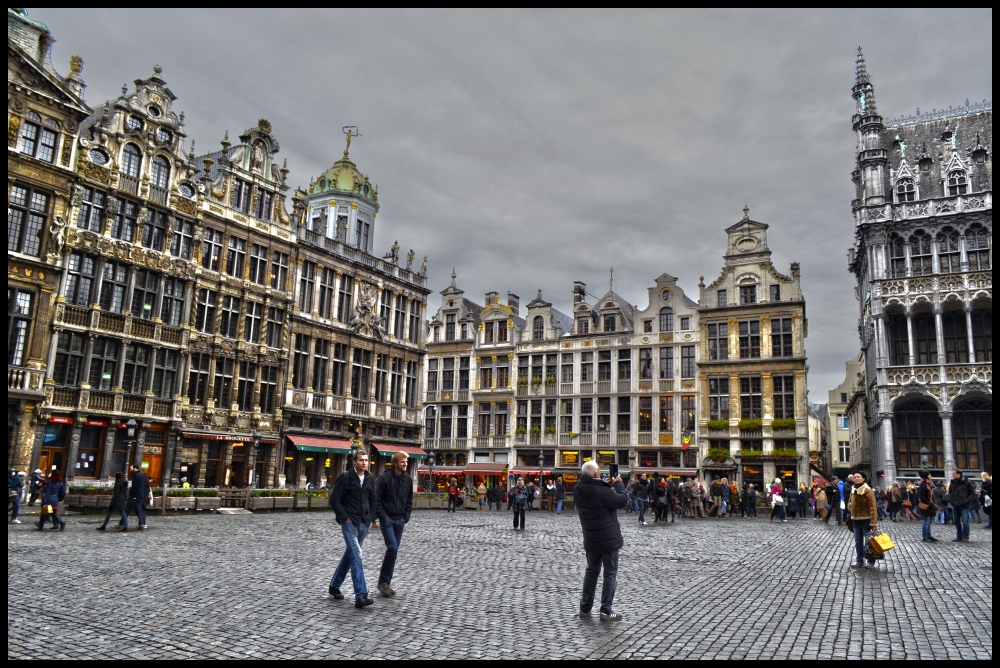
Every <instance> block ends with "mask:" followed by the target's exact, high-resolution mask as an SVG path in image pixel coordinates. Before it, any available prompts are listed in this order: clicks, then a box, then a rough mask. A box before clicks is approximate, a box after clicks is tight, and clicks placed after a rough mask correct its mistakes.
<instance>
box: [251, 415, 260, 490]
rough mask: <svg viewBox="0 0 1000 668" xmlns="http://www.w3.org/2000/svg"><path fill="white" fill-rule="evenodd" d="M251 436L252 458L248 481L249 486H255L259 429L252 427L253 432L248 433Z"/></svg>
mask: <svg viewBox="0 0 1000 668" xmlns="http://www.w3.org/2000/svg"><path fill="white" fill-rule="evenodd" d="M250 436H251V438H253V459H252V460H251V463H250V478H249V480H248V483H249V485H250V487H253V488H256V487H257V457H258V456H259V454H258V451H259V450H260V429H258V428H254V430H253V433H252V434H251V435H250Z"/></svg>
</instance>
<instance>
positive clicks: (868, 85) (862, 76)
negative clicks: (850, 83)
mask: <svg viewBox="0 0 1000 668" xmlns="http://www.w3.org/2000/svg"><path fill="white" fill-rule="evenodd" d="M853 91H854V93H853V95H852V97H854V99H855V100H857V103H858V109H857V112H858V115H859V116H875V115H877V114H878V109H876V108H875V86H873V85H872V80H871V77H870V76H868V67H867V66H866V65H865V54H863V53H862V52H861V47H860V46H859V47H858V58H857V60H856V61H855V64H854V89H853Z"/></svg>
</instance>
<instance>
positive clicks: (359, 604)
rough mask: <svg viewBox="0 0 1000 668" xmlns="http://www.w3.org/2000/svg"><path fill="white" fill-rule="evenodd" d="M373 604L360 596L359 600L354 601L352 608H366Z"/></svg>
mask: <svg viewBox="0 0 1000 668" xmlns="http://www.w3.org/2000/svg"><path fill="white" fill-rule="evenodd" d="M374 602H375V601H373V600H371V599H370V598H368V597H367V596H362V597H361V598H359V599H357V600H356V601H354V607H355V608H367V607H368V606H369V605H371V604H372V603H374Z"/></svg>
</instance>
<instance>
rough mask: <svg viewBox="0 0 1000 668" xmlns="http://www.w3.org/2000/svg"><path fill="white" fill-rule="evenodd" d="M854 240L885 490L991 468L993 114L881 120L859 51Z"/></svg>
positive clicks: (974, 108)
mask: <svg viewBox="0 0 1000 668" xmlns="http://www.w3.org/2000/svg"><path fill="white" fill-rule="evenodd" d="M855 74H856V79H855V85H854V88H853V89H852V96H853V98H854V103H855V114H854V116H853V118H852V128H853V130H854V133H855V135H856V138H857V146H856V168H855V170H854V172H853V174H852V179H853V181H854V185H855V198H854V200H853V202H852V209H853V212H854V230H855V240H854V245H853V247H852V248H851V249H850V251H849V253H848V267H849V270H850V271H851V273H853V274H854V276H855V279H856V280H857V288H856V291H855V294H856V296H857V298H858V302H859V310H860V315H859V320H858V333H859V335H860V339H861V353H862V359H863V360H864V378H865V388H866V392H865V402H866V405H865V409H866V414H867V428H868V430H869V435H870V444H871V463H872V468H873V469H874V473H875V474H876V476H877V479H878V480H879V481H880V482H884V483H885V484H891V483H892V482H894V481H895V480H896V479H898V478H903V479H915V478H916V475H917V472H918V471H919V470H920V469H922V468H926V469H928V470H930V471H931V472H932V473H933V474H934V475H935V476H943V477H945V478H947V479H950V477H951V475H950V474H951V471H952V470H953V469H955V468H959V469H961V470H963V471H968V472H969V473H970V474H972V475H973V476H975V474H977V473H978V472H980V471H987V472H992V468H993V437H992V422H993V420H992V416H993V412H992V411H993V274H992V258H993V106H992V104H991V103H990V102H987V101H983V102H981V103H977V104H969V103H968V101H966V103H965V105H964V106H959V107H958V108H957V109H956V108H951V107H949V108H948V109H946V110H941V111H937V110H934V111H931V112H929V113H924V114H921V113H919V111H918V113H917V114H916V115H914V116H905V117H900V118H897V119H894V120H890V121H884V120H883V118H882V116H881V115H880V114H879V112H878V109H877V106H876V101H875V87H874V85H873V83H872V79H871V77H870V76H869V74H868V71H867V66H866V64H865V60H864V56H863V55H862V54H861V52H860V49H859V52H858V59H857V64H856V70H855Z"/></svg>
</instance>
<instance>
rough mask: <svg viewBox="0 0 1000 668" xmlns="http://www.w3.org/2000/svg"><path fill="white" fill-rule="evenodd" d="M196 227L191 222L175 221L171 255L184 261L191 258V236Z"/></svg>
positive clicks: (178, 219)
mask: <svg viewBox="0 0 1000 668" xmlns="http://www.w3.org/2000/svg"><path fill="white" fill-rule="evenodd" d="M193 231H194V226H193V225H192V223H191V222H190V221H187V220H181V219H180V218H175V219H174V228H173V230H172V231H171V237H170V254H171V255H173V256H174V257H179V258H181V259H182V260H188V259H190V258H191V235H192V234H193Z"/></svg>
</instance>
